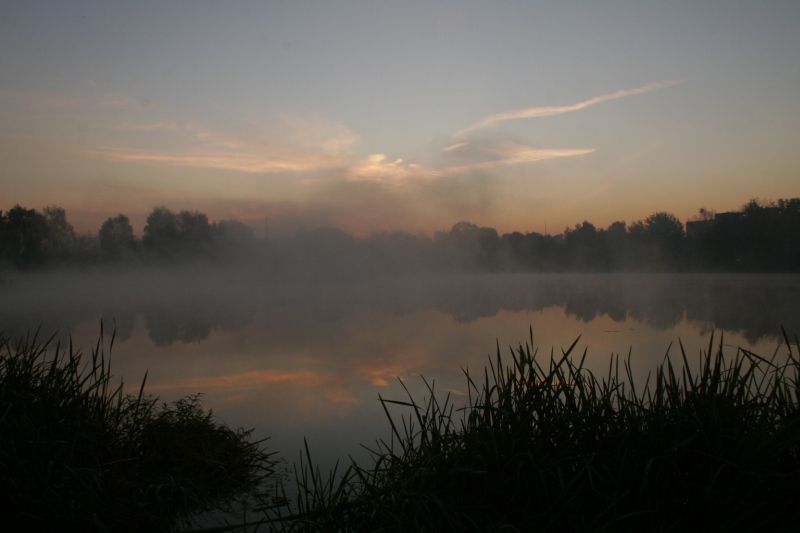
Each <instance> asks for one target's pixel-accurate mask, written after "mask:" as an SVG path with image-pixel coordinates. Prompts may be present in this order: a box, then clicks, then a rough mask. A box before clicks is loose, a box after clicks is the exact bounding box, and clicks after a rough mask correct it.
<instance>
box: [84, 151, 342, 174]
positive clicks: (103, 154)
mask: <svg viewBox="0 0 800 533" xmlns="http://www.w3.org/2000/svg"><path fill="white" fill-rule="evenodd" d="M83 153H85V154H87V155H90V156H93V157H98V158H100V159H107V160H112V161H135V162H148V163H161V164H167V165H174V166H183V167H194V168H208V169H215V170H235V171H238V172H250V173H265V174H268V173H274V172H310V171H314V170H320V169H324V168H332V167H335V166H337V165H338V164H340V161H339V160H337V159H335V158H330V157H327V156H324V155H315V154H308V155H298V156H297V157H295V158H291V159H270V158H266V157H259V156H258V155H255V154H251V153H235V152H220V153H208V152H203V153H182V154H170V153H159V152H153V151H147V150H133V149H128V148H113V147H110V148H107V147H99V148H96V149H93V150H85V151H84V152H83Z"/></svg>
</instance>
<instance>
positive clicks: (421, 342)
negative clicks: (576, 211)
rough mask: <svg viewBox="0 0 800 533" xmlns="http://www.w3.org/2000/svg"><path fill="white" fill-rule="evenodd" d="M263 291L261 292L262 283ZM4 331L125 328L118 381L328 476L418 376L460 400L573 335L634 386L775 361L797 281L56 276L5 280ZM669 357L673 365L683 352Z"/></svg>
mask: <svg viewBox="0 0 800 533" xmlns="http://www.w3.org/2000/svg"><path fill="white" fill-rule="evenodd" d="M254 280H257V281H254ZM0 291H2V295H3V298H2V300H3V304H2V311H0V327H1V328H2V329H3V330H4V331H5V332H6V333H7V334H12V335H13V334H18V333H23V332H25V331H26V330H28V329H31V328H34V329H35V328H36V327H37V326H41V328H42V330H43V331H45V332H52V331H55V330H57V331H59V334H60V335H61V336H65V335H70V334H71V335H72V337H73V339H74V341H75V342H76V343H77V344H79V345H81V346H84V347H86V348H87V349H88V347H89V346H90V345H91V344H92V343H93V342H94V340H96V338H97V334H98V332H99V322H100V320H101V319H103V320H104V321H105V323H106V324H107V325H109V324H111V323H116V332H117V340H116V344H115V346H114V352H113V358H112V361H113V371H114V373H115V375H117V376H121V377H123V378H124V379H125V382H126V383H128V384H130V386H131V388H135V387H136V386H138V382H139V381H140V380H141V378H142V376H143V375H144V373H145V371H147V372H148V380H147V384H148V387H147V388H148V390H149V391H150V392H151V393H154V394H158V395H159V396H161V397H162V398H163V399H165V400H171V399H175V398H178V397H180V396H183V395H186V394H190V393H195V392H202V393H203V395H204V404H205V406H206V407H211V408H213V410H214V411H215V412H216V413H217V414H218V415H219V416H220V417H221V418H222V419H224V420H225V421H226V422H228V423H229V424H232V425H236V426H246V427H255V428H256V433H257V434H258V435H260V436H263V435H270V436H272V440H271V442H272V446H273V447H274V448H277V449H279V450H280V451H281V452H282V455H283V456H284V457H286V458H287V459H289V460H294V459H296V457H297V454H298V451H299V450H300V449H301V447H302V438H303V436H306V437H307V438H308V439H309V443H310V445H311V449H312V453H314V454H315V455H316V456H317V459H318V460H320V461H321V462H322V463H328V464H329V463H330V462H332V461H333V460H334V459H335V458H337V457H342V456H346V455H347V454H348V453H352V454H355V455H356V456H358V455H359V453H363V452H359V447H358V444H359V443H367V444H369V443H371V442H373V441H374V439H375V438H378V437H383V436H385V435H386V429H387V428H386V424H385V421H384V418H383V414H382V411H381V409H380V405H379V403H378V402H377V397H378V394H381V395H383V396H385V397H394V398H397V397H401V396H402V394H401V389H400V387H399V386H398V384H397V380H396V378H398V377H399V378H402V379H403V380H406V381H407V382H408V383H409V384H410V385H411V387H412V390H416V391H419V390H420V387H419V385H420V382H419V378H418V376H419V375H420V374H422V375H425V376H426V377H429V378H432V379H435V380H436V384H437V388H439V389H440V390H442V391H450V392H452V394H453V395H454V396H455V397H456V398H458V397H459V395H462V394H463V391H464V386H463V385H464V379H463V374H462V373H461V369H462V368H464V367H469V368H474V369H479V368H482V366H483V364H484V362H485V361H486V357H487V355H488V354H490V353H491V354H493V353H494V351H495V343H496V341H499V343H500V345H501V347H504V350H506V351H507V348H508V345H510V344H517V343H519V342H521V341H525V340H527V339H528V336H529V327H532V328H533V342H534V344H535V345H537V346H538V347H539V348H540V350H545V351H547V352H549V351H550V349H551V348H555V350H558V349H559V348H560V347H562V346H568V345H569V344H570V343H571V342H572V341H573V340H574V339H575V338H576V337H577V336H578V335H581V340H580V342H579V344H578V347H579V349H580V350H581V351H583V349H584V348H588V357H587V361H588V364H589V366H592V367H595V368H598V369H603V368H607V363H608V358H609V355H610V354H612V353H622V354H627V353H628V351H629V350H630V351H631V353H632V360H633V363H634V367H635V369H636V370H637V372H638V373H639V374H640V375H644V374H646V372H647V371H648V370H649V369H650V368H652V367H653V366H654V365H655V364H657V363H658V362H660V361H661V359H662V358H663V356H664V354H665V352H666V350H667V347H668V346H669V344H670V343H675V344H677V340H678V339H681V340H682V341H683V343H684V346H686V347H687V351H688V352H689V353H690V354H697V353H699V351H700V349H701V348H703V347H705V346H706V345H707V343H708V337H709V334H710V332H711V331H712V330H714V329H717V330H722V331H723V332H724V342H725V344H727V345H730V346H744V347H747V348H749V349H753V350H754V351H756V352H758V353H767V354H771V353H772V352H773V351H774V349H775V348H776V346H777V345H778V343H779V335H780V326H781V325H784V326H785V327H786V329H787V330H788V331H789V332H790V333H793V332H798V333H800V313H798V311H799V310H800V277H798V276H780V275H624V276H623V275H528V274H520V275H511V274H498V275H464V276H455V277H444V276H442V277H418V278H413V279H412V278H402V279H393V280H382V281H350V282H339V283H326V282H323V281H311V282H308V281H305V282H300V281H293V282H285V283H276V282H270V281H265V280H263V279H260V278H259V275H257V274H254V273H252V272H242V271H236V272H231V271H209V270H207V271H202V272H201V271H195V270H189V271H182V272H175V271H173V272H170V273H166V274H165V273H159V272H138V273H134V274H126V275H123V274H119V273H117V274H102V275H100V274H96V275H93V276H89V275H86V274H74V273H73V274H69V273H60V274H50V275H37V276H27V277H23V278H17V279H13V280H11V282H10V283H9V284H7V285H6V286H5V287H2V288H0ZM674 353H676V354H677V351H675V352H674Z"/></svg>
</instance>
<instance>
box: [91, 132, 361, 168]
mask: <svg viewBox="0 0 800 533" xmlns="http://www.w3.org/2000/svg"><path fill="white" fill-rule="evenodd" d="M285 126H286V128H284V129H283V130H282V132H281V133H283V135H281V134H278V133H277V132H275V131H271V130H258V131H248V132H238V133H236V134H233V133H229V132H223V131H221V130H214V129H210V128H207V127H204V126H201V125H198V124H196V123H194V122H175V121H168V120H164V121H152V122H133V123H131V122H123V123H121V124H119V125H118V126H117V127H116V129H117V130H119V131H124V132H132V133H144V134H148V135H145V136H143V137H142V138H141V139H139V142H138V144H139V145H141V144H149V145H151V146H152V145H154V144H155V145H156V146H155V147H151V148H144V147H141V146H139V147H133V146H130V144H132V143H131V141H128V142H127V143H126V144H127V145H128V146H122V145H117V146H99V147H96V148H93V149H89V150H84V151H82V153H83V154H84V155H88V156H90V157H96V158H101V159H106V160H113V161H133V162H148V163H159V164H166V165H172V166H184V167H194V168H209V169H215V170H233V171H237V172H247V173H265V174H269V173H294V172H315V171H322V170H332V169H336V168H339V167H346V166H349V165H351V164H352V162H353V161H354V156H352V155H350V153H349V152H350V148H351V147H352V146H353V145H354V144H355V143H357V142H358V140H359V137H358V135H356V134H355V133H354V132H352V131H350V130H349V129H347V128H346V127H344V126H343V125H341V124H333V125H330V124H327V123H322V122H320V121H309V120H305V121H301V120H294V121H291V122H290V123H287V124H285ZM155 132H159V133H160V135H161V136H160V137H159V138H158V140H157V141H154V137H153V136H152V135H150V134H152V133H155ZM133 144H137V143H133Z"/></svg>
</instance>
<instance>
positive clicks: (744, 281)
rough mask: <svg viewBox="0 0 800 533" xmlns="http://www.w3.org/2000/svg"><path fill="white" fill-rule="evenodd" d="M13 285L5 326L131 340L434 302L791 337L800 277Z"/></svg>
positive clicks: (388, 311) (290, 323) (183, 339)
mask: <svg viewBox="0 0 800 533" xmlns="http://www.w3.org/2000/svg"><path fill="white" fill-rule="evenodd" d="M112 285H113V284H112ZM17 292H20V294H19V295H18V296H15V295H14V294H11V295H10V298H9V299H7V302H11V303H12V305H10V306H7V307H5V308H4V309H3V310H2V312H1V313H2V314H0V320H2V324H3V329H4V330H5V332H6V334H15V333H16V334H21V333H25V332H26V331H29V330H31V329H35V328H36V327H37V326H41V328H42V330H43V331H45V332H48V331H51V330H52V329H58V330H60V331H61V332H70V331H73V330H74V329H75V328H76V327H77V326H78V325H79V324H81V323H87V322H92V323H96V322H97V321H98V320H99V319H100V318H101V317H102V318H103V319H104V320H105V321H106V324H113V325H114V327H115V328H116V334H117V338H118V339H119V340H122V341H125V340H127V339H129V338H130V337H131V336H132V335H134V334H136V325H137V318H139V317H140V318H141V323H142V324H143V327H144V331H146V333H147V335H148V336H149V338H150V340H151V341H152V342H153V343H154V344H155V345H156V346H160V347H168V346H171V345H173V344H175V343H191V342H201V341H204V340H206V339H208V338H209V336H210V335H211V334H212V333H213V332H214V331H222V332H239V331H242V330H244V329H245V328H247V327H249V326H253V327H257V328H259V329H261V330H263V331H264V333H265V336H266V338H269V337H270V336H278V337H281V338H285V337H286V336H287V335H293V334H296V335H313V334H314V328H315V327H318V326H319V325H320V324H325V325H326V327H333V328H334V329H335V328H336V323H337V321H342V320H344V319H348V318H352V317H356V319H358V317H361V316H363V317H368V316H371V315H374V314H376V313H378V314H381V315H388V316H392V315H398V316H399V315H408V314H412V313H417V312H422V311H426V310H430V309H435V310H438V311H440V312H442V313H444V314H446V315H448V316H450V317H452V318H453V319H454V320H456V321H458V322H461V323H465V324H467V323H470V322H473V321H475V320H479V319H481V318H488V317H493V316H495V315H497V314H498V313H499V312H501V311H512V312H536V311H541V310H543V309H546V308H551V307H557V308H562V309H563V310H564V313H565V315H566V316H567V317H572V318H575V319H578V320H580V321H582V322H585V323H589V322H591V321H593V320H595V319H597V318H598V317H602V316H608V317H609V318H610V319H611V320H613V321H616V322H619V323H620V324H622V323H623V322H625V321H632V322H634V323H639V324H643V325H646V326H649V327H652V328H656V329H660V330H667V329H670V328H674V327H676V326H677V325H678V324H680V323H681V322H683V321H690V322H698V323H701V324H702V325H703V326H704V327H706V328H711V327H713V328H717V329H722V330H726V331H731V332H738V333H741V334H742V335H743V336H744V337H745V338H746V339H747V340H748V341H750V342H757V341H759V340H761V339H764V338H778V337H779V336H780V327H781V326H784V327H785V328H786V329H787V330H788V331H789V332H790V333H793V332H797V331H800V323H798V319H797V317H798V316H800V315H799V314H798V310H800V298H798V296H800V279H798V278H797V277H792V276H782V275H758V276H754V275H727V276H720V275H714V276H711V275H648V274H641V275H624V276H623V275H615V274H610V275H580V274H553V275H525V274H498V275H485V274H480V275H464V276H457V277H424V278H404V279H394V280H390V281H389V280H387V281H384V282H376V281H373V282H364V283H342V284H337V285H330V284H322V283H320V284H318V285H315V284H303V285H296V286H279V285H275V286H271V285H260V286H249V285H245V284H241V283H240V284H238V285H237V284H236V283H235V282H233V281H232V282H231V283H230V284H227V285H226V284H225V283H223V284H218V285H216V286H213V287H212V286H211V285H210V284H209V283H204V282H202V280H199V279H195V280H194V281H191V280H190V281H186V280H184V281H183V282H180V281H177V280H176V281H175V282H174V283H173V284H169V283H167V284H165V286H164V287H160V288H158V289H157V290H153V291H147V290H139V289H137V287H135V286H128V287H127V288H126V287H125V286H124V285H123V286H122V288H118V289H117V290H115V291H103V290H96V289H95V290H92V289H89V288H87V287H85V286H81V285H80V284H75V286H74V287H73V290H72V291H66V292H64V293H62V295H61V297H60V298H56V299H53V300H50V301H49V302H43V301H42V302H37V298H36V295H35V294H33V295H31V294H30V293H28V294H24V293H25V291H24V290H21V291H17ZM45 292H47V291H45ZM87 294H91V295H93V296H91V297H86V295H87Z"/></svg>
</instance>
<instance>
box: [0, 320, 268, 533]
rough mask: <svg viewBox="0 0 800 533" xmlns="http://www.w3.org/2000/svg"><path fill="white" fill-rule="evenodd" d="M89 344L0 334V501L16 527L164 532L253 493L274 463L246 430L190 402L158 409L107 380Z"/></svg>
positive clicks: (102, 354) (103, 357)
mask: <svg viewBox="0 0 800 533" xmlns="http://www.w3.org/2000/svg"><path fill="white" fill-rule="evenodd" d="M113 343H114V339H113V335H112V336H111V339H110V342H109V343H108V347H106V342H105V340H104V338H103V333H102V326H101V334H100V338H99V340H98V342H97V344H96V346H95V347H94V348H93V349H92V350H91V354H90V356H89V357H86V356H84V355H83V354H82V353H81V352H80V351H79V350H77V349H75V348H74V347H73V346H72V343H71V341H70V343H69V344H68V345H62V344H60V343H58V342H55V340H54V338H52V337H51V338H49V339H41V338H40V337H39V336H38V335H37V334H32V335H29V336H27V337H25V338H19V339H15V340H11V339H8V338H6V337H4V336H2V335H0V503H1V505H2V509H3V511H4V513H3V520H5V521H7V523H9V524H15V523H16V524H19V526H20V527H21V528H22V530H25V531H35V530H44V531H73V530H74V531H165V530H171V529H173V528H174V527H175V526H176V524H177V523H178V521H179V520H181V519H182V518H185V517H186V516H188V515H189V514H190V513H193V512H196V511H200V510H208V509H216V508H219V507H220V506H224V505H225V503H226V502H228V501H230V499H231V498H233V497H234V496H237V495H240V494H247V493H249V492H252V491H255V490H256V489H257V488H258V486H259V484H260V482H261V481H262V480H263V479H264V478H265V477H266V476H269V475H270V474H271V473H272V471H273V467H274V465H275V462H274V461H273V459H272V456H271V454H270V453H268V452H266V451H265V449H264V446H263V442H253V441H252V440H251V439H250V433H251V432H250V431H244V430H241V429H239V430H233V429H230V428H228V427H226V426H225V425H223V424H222V423H220V422H218V421H217V420H216V419H215V418H214V417H213V416H212V414H211V412H206V411H204V410H203V409H202V407H201V406H200V403H199V399H198V397H197V396H189V397H186V398H183V399H182V400H179V401H178V402H175V403H173V404H169V405H167V404H163V405H160V406H159V402H158V399H157V398H154V397H151V396H148V395H146V394H145V391H144V387H145V380H142V383H141V387H140V388H139V392H138V394H136V395H130V394H126V393H125V392H124V391H123V384H122V382H121V381H120V382H119V383H116V384H115V383H114V382H112V374H111V365H110V363H109V360H108V357H107V353H109V352H110V350H111V348H112V347H113Z"/></svg>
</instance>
